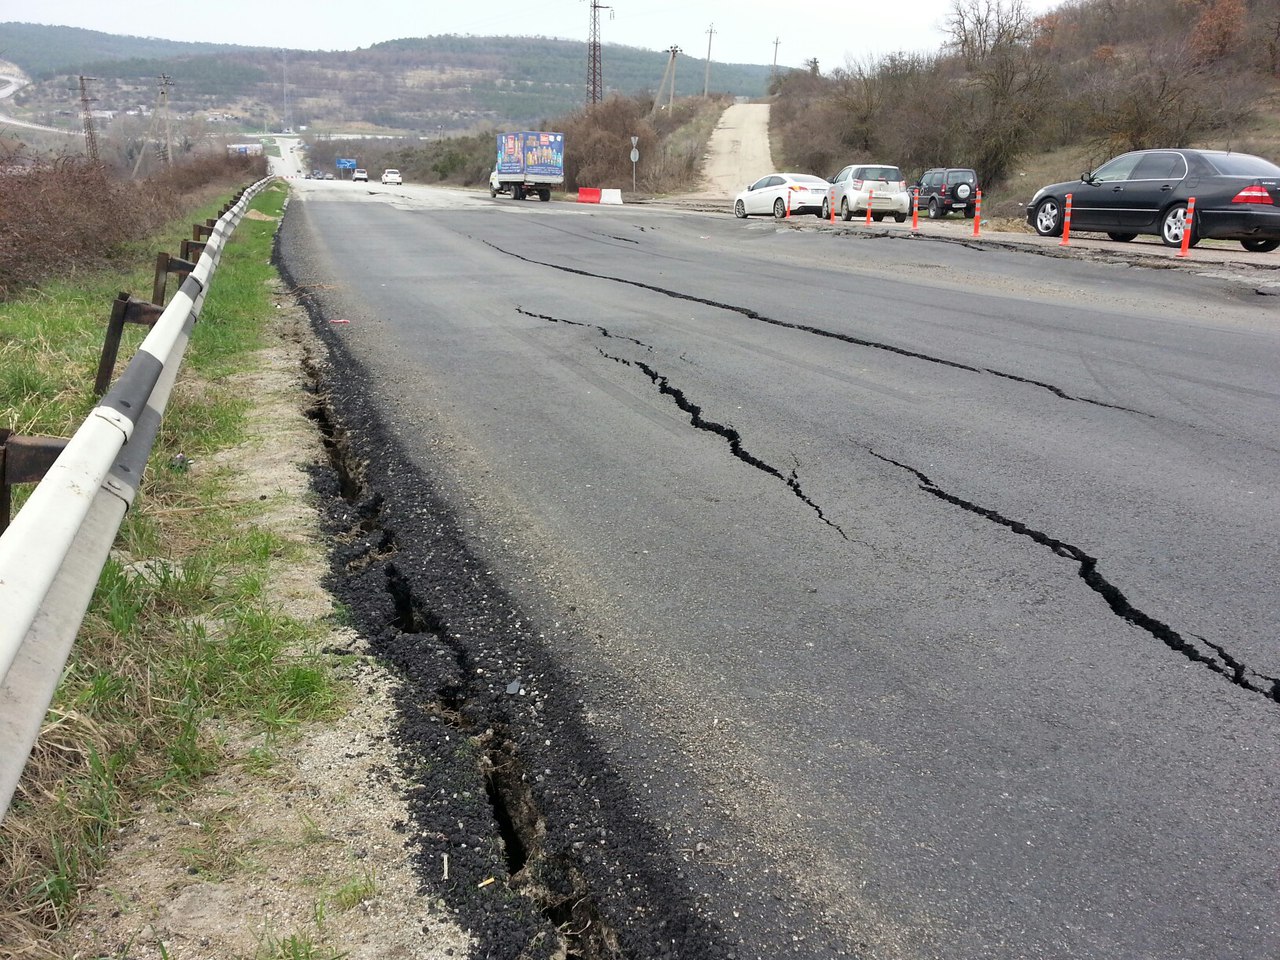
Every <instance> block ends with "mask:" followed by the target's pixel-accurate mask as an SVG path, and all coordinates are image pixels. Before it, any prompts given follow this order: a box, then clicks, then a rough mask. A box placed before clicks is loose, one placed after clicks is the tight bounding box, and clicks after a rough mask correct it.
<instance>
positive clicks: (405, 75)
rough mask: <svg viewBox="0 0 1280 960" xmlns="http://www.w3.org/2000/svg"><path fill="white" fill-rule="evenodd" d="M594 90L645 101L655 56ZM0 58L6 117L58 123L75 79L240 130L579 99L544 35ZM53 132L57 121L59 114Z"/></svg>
mask: <svg viewBox="0 0 1280 960" xmlns="http://www.w3.org/2000/svg"><path fill="white" fill-rule="evenodd" d="M602 57H603V64H604V70H603V73H604V80H605V87H606V92H608V91H618V92H621V93H624V94H633V93H637V92H641V91H644V90H649V91H656V89H657V87H658V84H659V83H660V82H661V80H662V76H663V73H664V71H665V70H666V67H667V61H668V55H667V53H666V52H665V51H653V50H642V49H638V48H635V47H624V46H617V45H606V46H605V47H604V48H603V51H602ZM0 59H6V60H10V61H12V62H13V63H15V64H17V65H18V66H20V67H21V68H22V69H23V70H24V71H26V72H27V73H28V74H30V75H31V76H33V77H35V78H37V79H38V82H37V83H34V84H32V86H30V87H28V88H27V89H25V90H24V91H23V92H22V93H21V94H19V96H18V97H17V98H16V100H15V106H17V107H19V108H25V110H26V111H27V112H29V113H30V114H31V115H33V116H34V115H37V114H39V115H42V116H46V117H50V118H56V117H57V116H58V113H59V111H66V110H68V109H70V110H73V111H76V110H78V107H79V104H78V94H77V95H76V96H72V91H73V90H74V88H75V79H74V78H75V77H76V76H77V75H78V74H85V75H90V76H93V77H96V78H98V80H97V82H95V83H94V84H93V85H92V93H93V95H94V96H95V97H96V98H97V103H96V104H95V106H96V107H97V108H99V109H102V110H115V111H124V110H128V109H134V108H137V107H138V106H140V105H148V104H153V103H154V102H155V100H156V90H157V78H158V77H159V76H160V75H161V74H164V75H166V76H168V77H170V78H171V80H172V86H171V87H170V89H169V103H170V108H171V110H173V111H174V112H175V113H178V114H183V113H186V114H191V115H197V114H199V115H204V114H220V115H222V114H225V115H228V116H230V117H233V118H236V121H238V125H239V126H241V127H243V128H245V129H264V128H272V127H279V126H283V125H291V126H293V127H295V128H296V127H299V126H307V127H309V128H311V129H313V130H317V131H324V130H331V131H333V132H347V131H353V130H360V131H363V132H377V131H378V129H379V128H381V129H382V130H385V131H387V132H402V133H417V134H421V135H438V134H439V133H442V132H456V131H462V130H473V129H478V128H482V127H492V126H536V125H537V124H538V123H539V122H540V121H543V120H546V119H547V118H550V117H556V116H562V115H564V114H565V113H567V112H569V111H571V110H574V109H576V108H578V107H580V106H582V105H583V104H584V102H585V100H586V72H587V71H586V43H585V42H579V41H572V40H554V39H548V38H543V37H471V36H467V37H462V36H435V37H423V38H411V39H402V40H390V41H387V42H385V43H379V44H375V45H373V46H371V47H367V48H361V49H357V50H349V51H305V50H290V51H285V52H282V51H280V50H277V49H269V48H262V47H236V46H220V45H214V44H191V43H176V42H172V41H166V40H156V39H152V38H141V37H117V36H113V35H111V34H104V33H98V32H95V31H91V30H81V29H78V28H72V27H48V26H38V25H34V24H23V23H2V24H0ZM704 69H705V61H703V60H697V59H693V58H690V57H686V56H684V55H680V56H679V57H678V59H677V61H676V88H677V89H676V92H677V96H688V95H692V94H700V93H702V84H703V73H704ZM771 72H772V68H771V67H769V66H767V65H758V64H729V63H716V62H714V61H713V62H712V65H711V90H712V92H720V93H728V94H731V95H733V96H741V97H759V96H763V95H764V94H765V92H766V87H767V85H768V82H769V77H770V74H771ZM63 122H64V123H66V122H69V121H68V120H67V119H66V115H65V114H64V118H63Z"/></svg>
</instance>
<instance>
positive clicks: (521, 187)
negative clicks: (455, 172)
mask: <svg viewBox="0 0 1280 960" xmlns="http://www.w3.org/2000/svg"><path fill="white" fill-rule="evenodd" d="M562 186H564V134H563V133H546V132H543V131H536V130H535V131H529V130H522V131H519V132H516V133H500V134H498V159H497V162H496V163H495V164H494V167H493V173H491V174H489V196H491V197H496V196H497V195H498V194H500V193H509V194H510V195H511V196H513V197H515V199H517V200H523V199H525V198H526V197H528V196H532V195H537V197H538V199H539V200H550V199H551V188H552V187H562Z"/></svg>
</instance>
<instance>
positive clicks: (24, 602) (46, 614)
mask: <svg viewBox="0 0 1280 960" xmlns="http://www.w3.org/2000/svg"><path fill="white" fill-rule="evenodd" d="M271 180H272V178H270V177H268V178H265V179H263V180H259V181H258V182H257V183H255V184H254V185H253V186H251V187H249V188H248V189H247V190H245V191H244V193H243V194H242V195H241V197H240V199H239V200H238V201H237V202H236V203H235V204H234V205H233V206H232V207H231V208H230V209H229V210H228V211H227V212H226V213H225V214H223V215H222V217H221V218H220V219H219V220H218V221H217V224H216V225H215V226H213V227H212V228H211V230H210V236H209V239H208V241H207V242H206V243H205V244H204V249H203V252H202V254H201V256H200V259H199V261H198V262H197V263H196V266H195V268H194V269H193V270H192V271H191V272H190V273H189V274H188V275H187V279H186V280H185V281H184V282H183V284H182V286H181V287H180V288H179V290H178V291H177V292H176V293H175V294H174V296H173V299H172V300H171V301H170V303H169V305H168V306H167V307H165V308H164V310H163V312H162V313H161V314H160V316H159V317H158V318H157V319H156V321H155V324H154V325H153V326H152V328H151V332H150V333H149V334H147V336H146V338H145V339H144V340H143V341H142V344H141V345H140V346H139V348H138V353H137V354H136V355H135V356H134V358H133V359H132V360H131V361H130V362H129V364H128V366H127V367H126V368H125V370H124V372H123V373H122V374H121V376H120V379H119V380H118V381H117V382H116V384H115V386H114V387H113V388H112V389H111V390H110V391H109V392H108V393H107V394H106V396H105V397H103V399H102V402H101V403H100V404H99V405H98V406H97V407H96V408H94V410H93V411H92V412H91V413H90V414H89V416H88V418H87V419H86V420H85V422H84V423H83V424H82V425H81V426H80V428H79V429H78V430H77V431H76V433H75V435H74V436H73V437H71V439H70V440H69V441H68V442H67V445H66V447H65V448H64V449H63V451H62V453H61V454H60V455H59V456H58V458H57V460H56V461H54V463H53V465H52V466H51V467H50V468H49V470H48V472H47V473H46V474H45V476H44V479H43V480H41V481H40V483H39V484H38V485H37V486H36V488H35V489H34V490H33V491H32V493H31V496H30V498H29V499H28V500H27V502H26V503H25V504H24V505H23V507H22V509H21V510H20V511H19V512H18V514H17V516H15V517H14V518H13V520H12V522H11V523H10V525H9V527H8V529H7V530H5V531H4V533H3V534H2V535H0V819H3V817H4V814H5V813H6V812H7V811H8V809H9V802H10V800H11V799H12V798H13V793H14V791H15V790H16V789H17V786H18V780H19V778H20V777H21V775H22V770H23V768H24V767H25V766H26V763H27V758H28V757H29V756H30V754H31V750H32V748H33V747H34V746H35V743H36V739H37V738H38V737H39V734H40V726H41V724H42V723H43V721H44V715H45V712H46V711H47V710H48V707H49V704H50V702H51V701H52V700H53V694H54V691H55V690H56V689H57V686H58V680H59V678H60V677H61V675H62V669H63V667H64V666H65V664H66V661H67V657H68V655H69V654H70V652H71V646H72V644H73V643H74V641H75V636H76V633H77V632H78V631H79V629H80V624H81V622H82V621H83V620H84V615H85V611H86V610H87V609H88V607H89V601H90V600H91V599H92V597H93V591H94V588H95V586H96V585H97V582H98V577H99V575H100V574H101V572H102V568H103V566H104V565H105V564H106V561H107V556H108V554H109V552H110V550H111V545H112V543H113V542H114V540H115V537H116V533H117V532H118V531H119V529H120V523H121V522H122V521H123V519H124V515H125V511H127V510H128V508H129V506H130V504H132V503H133V499H134V497H135V496H137V493H138V488H139V486H140V485H141V483H142V474H143V471H144V470H145V468H146V464H147V459H148V457H149V456H150V455H151V448H152V447H153V445H154V443H155V438H156V434H157V433H158V432H159V430H160V420H161V417H162V416H163V415H164V410H165V407H166V406H167V405H168V402H169V394H170V392H171V391H172V389H173V384H174V381H175V380H176V379H177V376H178V368H179V366H180V365H181V363H182V356H183V354H184V353H185V351H186V347H187V340H188V338H189V337H190V334H191V328H192V326H193V325H194V324H195V322H196V321H197V320H198V319H199V317H200V310H201V308H202V306H203V305H204V298H205V292H206V290H207V289H208V285H209V280H210V277H211V276H212V275H213V271H214V269H215V268H216V267H217V265H218V261H219V260H220V259H221V256H222V249H223V246H224V244H225V243H226V240H227V238H228V237H229V236H230V235H231V233H232V231H233V230H235V228H236V226H237V225H238V224H239V222H240V220H241V219H242V218H243V216H244V214H245V213H246V211H247V210H248V209H249V202H250V201H251V200H252V199H253V198H254V196H256V195H257V194H258V193H259V192H261V191H262V189H263V188H264V187H265V186H266V185H267V184H269V183H270V182H271Z"/></svg>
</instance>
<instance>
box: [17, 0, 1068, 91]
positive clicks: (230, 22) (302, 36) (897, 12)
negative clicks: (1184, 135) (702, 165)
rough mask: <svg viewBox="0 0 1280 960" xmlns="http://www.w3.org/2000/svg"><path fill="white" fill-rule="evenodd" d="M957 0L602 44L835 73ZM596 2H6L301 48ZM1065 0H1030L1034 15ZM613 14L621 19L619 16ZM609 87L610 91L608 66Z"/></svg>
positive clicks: (536, 19) (669, 11) (631, 4)
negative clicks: (814, 65)
mask: <svg viewBox="0 0 1280 960" xmlns="http://www.w3.org/2000/svg"><path fill="white" fill-rule="evenodd" d="M951 2H952V0H872V2H867V0H843V2H837V0H789V2H782V0H610V3H611V4H612V7H613V9H612V11H610V10H601V11H600V34H601V39H602V40H603V41H604V42H605V43H606V44H607V43H621V44H627V45H629V46H633V47H646V48H648V49H651V50H665V49H666V48H667V47H670V46H671V45H672V44H676V45H678V46H679V47H681V48H682V49H683V50H684V52H685V53H686V54H688V55H690V56H694V57H698V58H702V57H705V56H706V53H707V40H708V36H707V28H708V27H710V26H711V25H712V24H714V25H715V30H716V32H715V34H713V35H712V36H711V37H710V40H711V59H712V62H713V63H714V62H715V61H717V60H720V61H724V62H729V63H772V62H773V54H774V46H773V41H774V40H775V39H778V40H781V43H780V44H779V45H778V63H779V65H784V66H794V67H798V66H801V65H802V64H803V63H804V61H805V60H808V59H809V58H811V57H817V58H818V63H819V66H820V67H821V69H822V71H823V72H824V73H825V72H827V71H829V70H831V69H832V68H833V67H838V66H844V65H845V63H846V61H847V60H848V59H850V58H852V59H854V60H861V59H865V58H866V57H867V56H869V55H880V54H884V53H889V52H892V51H895V50H926V51H934V50H936V49H937V48H938V46H939V45H940V44H941V42H942V39H943V34H942V30H941V26H942V23H943V20H944V19H945V17H946V14H947V10H948V9H949V8H950V6H951ZM590 3H591V0H527V2H518V0H472V2H470V3H467V2H456V0H341V2H335V0H285V2H279V0H265V2H263V0H190V2H183V0H0V21H7V20H16V21H22V22H26V23H48V24H61V25H64V26H70V27H85V28H87V29H90V30H101V31H103V32H105V33H119V34H131V35H134V36H142V37H164V38H165V39H169V40H204V41H209V42H213V43H238V44H246V45H249V46H264V47H287V48H291V49H300V50H353V49H355V48H357V47H367V46H370V45H371V44H374V43H379V42H381V41H383V40H396V39H399V38H401V37H424V36H430V35H434V34H444V33H457V34H474V35H476V36H494V35H502V34H520V35H540V36H547V37H563V38H566V39H571V40H582V41H584V42H585V41H586V39H587V33H588V29H589V26H590V19H591V12H590V10H591V8H590ZM1057 5H1058V2H1057V0H1026V6H1027V7H1028V8H1029V9H1031V10H1032V11H1034V12H1040V11H1043V10H1048V9H1051V8H1052V7H1054V6H1057ZM611 13H612V15H613V19H612V20H611V19H609V17H610V14H611ZM605 73H606V76H605V82H606V84H607V83H608V75H607V74H608V67H607V60H606V69H605Z"/></svg>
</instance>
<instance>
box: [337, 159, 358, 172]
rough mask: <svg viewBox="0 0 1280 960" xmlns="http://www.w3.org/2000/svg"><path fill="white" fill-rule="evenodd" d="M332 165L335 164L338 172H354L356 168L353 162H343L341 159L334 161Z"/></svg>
mask: <svg viewBox="0 0 1280 960" xmlns="http://www.w3.org/2000/svg"><path fill="white" fill-rule="evenodd" d="M334 163H335V164H337V167H338V169H339V170H354V169H355V168H356V162H355V161H354V160H343V159H342V158H341V157H339V158H338V159H337V160H335V161H334Z"/></svg>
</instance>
